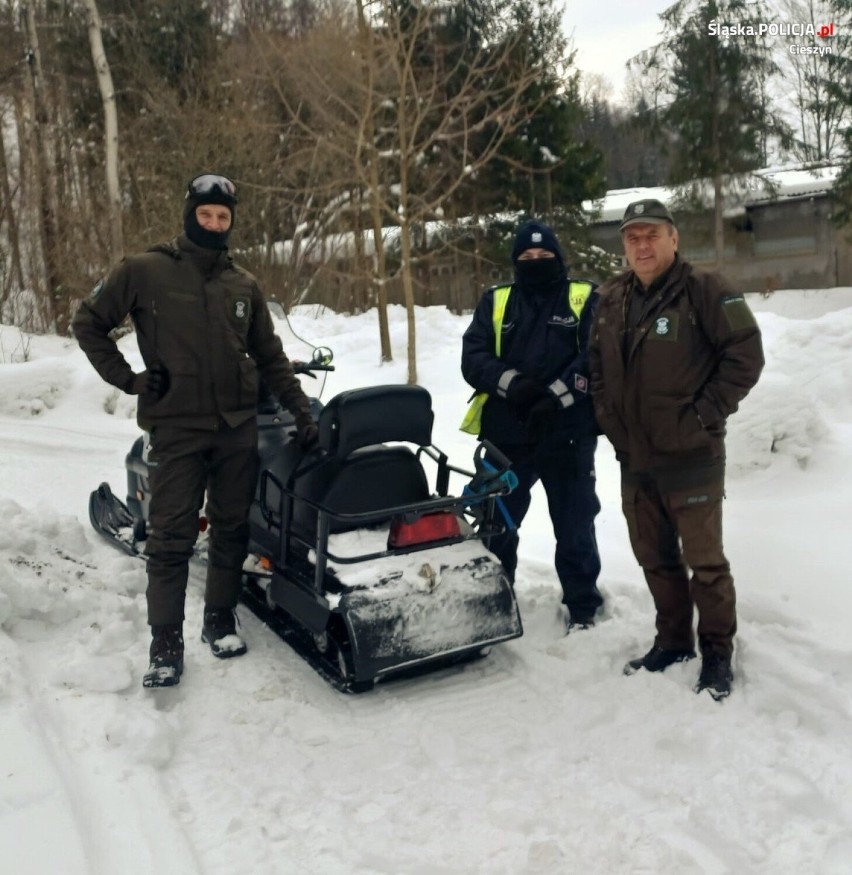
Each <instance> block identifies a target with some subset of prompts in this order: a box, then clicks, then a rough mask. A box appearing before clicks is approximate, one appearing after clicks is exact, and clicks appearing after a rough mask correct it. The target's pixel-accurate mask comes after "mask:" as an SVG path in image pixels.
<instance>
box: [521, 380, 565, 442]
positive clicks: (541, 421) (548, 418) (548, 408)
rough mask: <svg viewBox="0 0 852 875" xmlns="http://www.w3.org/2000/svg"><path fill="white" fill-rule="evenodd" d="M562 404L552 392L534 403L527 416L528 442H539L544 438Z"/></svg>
mask: <svg viewBox="0 0 852 875" xmlns="http://www.w3.org/2000/svg"><path fill="white" fill-rule="evenodd" d="M561 406H562V405H561V404H560V403H559V399H557V397H556V396H555V395H554V394H553V393H552V392H548V393H547V397H545V398H542V399H540V400H539V401H537V402H536V403H535V404H533V407H532V410H530V412H529V415H528V416H527V443H530V444H537V443H539V442H540V441H541V440H542V439H543V438H544V436H545V435H546V434H547V433H548V431H550V426H551V423H552V422H553V417H554V416H556V414H557V413H558V412H559V408H560V407H561Z"/></svg>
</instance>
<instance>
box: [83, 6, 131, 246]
mask: <svg viewBox="0 0 852 875" xmlns="http://www.w3.org/2000/svg"><path fill="white" fill-rule="evenodd" d="M83 5H84V7H85V9H86V23H87V26H88V31H89V45H90V47H91V50H92V62H93V63H94V65H95V72H96V74H97V77H98V88H99V89H100V93H101V101H102V102H103V106H104V164H105V169H106V186H107V208H108V212H109V229H110V250H111V255H112V259H113V260H117V259H118V258H120V257H121V255H122V254H123V251H124V235H123V233H122V223H121V188H120V186H119V182H118V112H117V110H116V105H115V87H114V86H113V83H112V72H111V71H110V67H109V62H108V61H107V57H106V52H105V51H104V42H103V38H102V36H101V16H100V14H99V12H98V4H97V2H96V0H83Z"/></svg>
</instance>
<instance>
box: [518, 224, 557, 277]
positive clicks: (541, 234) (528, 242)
mask: <svg viewBox="0 0 852 875" xmlns="http://www.w3.org/2000/svg"><path fill="white" fill-rule="evenodd" d="M527 249H546V250H547V251H548V252H552V253H553V254H554V255H555V256H556V258H557V259H558V261H559V263H560V264H561V265H562V266H563V267H564V266H565V257H564V256H563V254H562V247H561V246H560V245H559V241H558V240H557V239H556V234H554V233H553V229H552V228H551V227H550V226H549V225H545V224H544V222H539V221H537V220H536V219H532V220H531V221H529V222H525V223H524V224H523V225H521V227H520V228H518V233H517V235H516V236H515V244H514V246H512V263H516V262H517V260H518V256H519V255H520V254H521V253H522V252H525V251H526V250H527Z"/></svg>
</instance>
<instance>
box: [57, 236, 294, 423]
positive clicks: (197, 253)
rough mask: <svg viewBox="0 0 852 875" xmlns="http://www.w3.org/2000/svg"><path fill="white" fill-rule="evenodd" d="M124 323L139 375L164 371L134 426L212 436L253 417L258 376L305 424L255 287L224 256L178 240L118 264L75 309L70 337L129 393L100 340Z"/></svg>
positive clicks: (122, 368)
mask: <svg viewBox="0 0 852 875" xmlns="http://www.w3.org/2000/svg"><path fill="white" fill-rule="evenodd" d="M128 315H129V316H130V318H131V320H132V321H133V324H134V326H135V328H136V338H137V342H138V344H139V351H140V352H141V353H142V358H143V360H144V362H145V366H146V367H147V368H152V367H157V366H161V367H165V368H166V370H168V372H169V376H170V385H169V390H168V391H167V392H166V394H165V395H164V396H163V397H162V398H161V399H159V400H158V399H156V398H154V397H151V396H149V395H140V396H139V404H138V409H137V420H138V422H139V425H140V427H141V428H143V429H145V430H146V431H150V430H151V428H152V427H153V426H155V425H157V424H158V423H161V424H162V423H169V424H171V425H178V426H184V427H190V428H203V429H215V428H218V427H219V426H220V424H221V423H222V421H224V422H225V423H227V425H229V426H231V427H235V426H237V425H240V424H241V423H243V422H246V421H247V420H249V419H251V418H252V417H254V416H255V415H256V413H257V401H258V375H259V374H260V375H262V376H263V379H264V381H265V382H266V384H267V386H268V387H269V388H270V389H271V390H272V391H273V392H274V393H275V394H276V395H277V396H278V397H279V398H280V400H281V403H282V404H283V405H284V406H285V407H286V408H288V409H289V410H290V411H291V412H292V413H293V414H294V416H295V417H296V422H297V425H304V424H307V422H309V421H310V413H309V412H308V399H307V396H306V395H305V393H304V392H303V391H302V387H301V384H300V383H299V380H298V378H297V377H296V376H295V374H294V373H293V368H292V365H291V364H290V361H289V360H288V358H287V356H286V355H285V354H284V350H283V348H282V345H281V340H280V339H279V337H278V336H277V335H276V334H275V329H274V326H273V323H272V319H271V317H270V315H269V310H268V308H267V306H266V302H265V300H264V298H263V295H262V293H261V291H260V289H259V288H258V285H257V281H256V280H255V278H254V277H253V276H252V275H251V274H250V273H247V272H246V271H244V270H242V269H241V268H239V267H236V266H235V265H234V264H233V262H232V261H231V258H230V256H228V254H227V252H219V251H214V250H210V249H203V248H202V247H200V246H196V245H195V244H194V243H192V242H191V241H190V240H188V239H187V238H186V236H184V235H181V236H180V237H178V238H177V239H176V240H174V241H173V242H171V243H164V244H161V245H159V246H155V247H153V248H152V249H149V250H148V251H147V252H144V253H141V254H139V255H134V256H130V257H128V258H125V259H124V260H123V261H122V262H121V263H120V264H119V265H118V266H117V267H116V268H115V269H114V270H113V271H112V273H110V275H109V277H108V278H107V279H106V280H102V281H101V282H99V283H98V284H97V285H96V286H95V288H94V290H93V291H92V293H91V295H90V296H89V297H88V298H87V299H86V300H85V301H83V302H82V303H81V305H80V307H79V309H78V310H77V313H76V315H75V317H74V320H73V323H72V329H73V331H74V335H75V336H76V338H77V340H78V341H79V343H80V346H81V348H82V349H83V351H84V352H85V353H86V355H87V356H88V358H89V361H91V363H92V365H93V366H94V367H95V369H96V370H97V372H98V373H99V374H100V375H101V377H102V378H103V379H104V380H106V382H108V383H111V384H112V385H113V386H117V387H118V388H119V389H121V390H123V391H125V392H129V391H130V390H131V388H132V385H133V378H134V374H133V371H132V370H131V368H130V365H129V364H128V363H127V361H126V360H125V358H124V356H123V355H122V354H121V352H120V351H119V349H118V347H117V345H116V343H115V341H114V340H113V339H112V338H111V337H110V332H111V331H112V330H113V329H114V328H116V327H117V326H118V325H120V324H121V323H122V321H123V320H124V319H125V317H127V316H128Z"/></svg>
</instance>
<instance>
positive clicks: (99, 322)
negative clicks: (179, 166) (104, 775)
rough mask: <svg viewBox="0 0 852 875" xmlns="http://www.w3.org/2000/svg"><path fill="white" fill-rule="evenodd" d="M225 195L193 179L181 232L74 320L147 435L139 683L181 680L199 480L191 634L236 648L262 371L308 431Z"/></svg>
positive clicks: (230, 198) (231, 196) (220, 651)
mask: <svg viewBox="0 0 852 875" xmlns="http://www.w3.org/2000/svg"><path fill="white" fill-rule="evenodd" d="M236 204H237V196H236V187H235V186H234V183H233V182H232V181H231V180H230V179H228V178H227V177H224V176H221V175H218V174H203V175H201V176H198V177H196V178H195V179H193V180H192V182H190V183H189V186H188V189H187V193H186V198H185V207H184V231H183V233H182V234H181V235H180V236H178V237H177V238H176V239H175V240H172V241H170V242H168V243H162V244H160V245H157V246H154V247H152V248H151V249H149V250H147V251H146V252H144V253H141V254H139V255H134V256H130V257H128V258H125V259H124V260H123V261H122V262H121V263H120V264H119V265H118V266H117V267H115V269H114V270H113V271H112V272H111V273H110V275H109V277H108V278H107V279H106V280H105V281H101V282H99V283H98V284H97V286H95V289H94V290H93V292H92V293H91V295H90V296H89V298H88V299H87V300H85V301H83V302H82V304H81V305H80V308H79V310H78V311H77V314H76V316H75V318H74V322H73V326H72V327H73V330H74V334H75V336H76V337H77V340H78V341H79V343H80V346H81V347H82V349H83V351H84V352H85V353H86V355H87V356H88V358H89V360H90V361H91V363H92V365H93V366H94V367H95V369H96V370H97V372H98V373H99V374H100V375H101V377H102V378H103V379H104V380H106V382H108V383H111V384H112V385H113V386H116V387H118V388H119V389H121V390H122V391H124V392H127V393H128V394H131V395H138V396H139V402H138V408H137V419H138V422H139V425H140V427H141V428H143V429H144V430H145V431H147V432H149V433H150V436H151V452H150V459H151V461H152V462H153V463H155V464H154V465H152V467H151V473H150V480H151V505H150V516H149V520H148V522H149V530H150V531H149V536H148V541H147V547H146V552H147V555H148V590H147V600H148V622H149V624H150V625H151V630H152V641H151V648H150V666H149V669H148V671H147V673H146V674H145V677H144V679H143V685H144V686H146V687H160V686H171V685H174V684H177V683H178V682H179V680H180V676H181V672H182V670H183V648H184V645H183V620H184V600H185V594H186V584H187V576H188V570H189V569H188V563H189V559H190V557H191V555H192V551H193V546H194V544H195V540H196V538H197V536H198V514H199V511H200V509H201V507H202V504H203V502H204V495H205V491H206V493H207V516H208V518H209V520H210V544H209V555H208V566H207V585H206V590H205V607H204V622H203V627H202V640H203V641H205V642H206V643H208V644H209V645H210V647H211V649H212V651H213V653H214V655H216V656H217V657H220V658H226V657H232V656H239V655H241V654H243V653H245V652H246V646H245V643H244V641H243V640H242V638H241V637H240V636H239V635H238V634H237V630H236V622H235V614H234V608H235V607H236V604H237V599H238V595H239V590H240V585H241V577H242V566H243V562H244V560H245V557H246V552H247V545H248V512H249V508H250V505H251V501H252V497H253V495H254V490H255V484H256V480H257V474H258V454H257V399H258V380H259V377H261V376H262V378H263V380H264V382H265V383H266V384H267V386H268V387H269V388H270V389H271V390H272V391H273V392H274V393H275V394H276V395H277V396H278V397H279V399H280V400H281V403H282V404H283V405H284V407H286V408H288V409H289V410H290V411H291V412H292V413H293V415H294V416H295V420H296V427H297V431H298V440H299V442H300V443H301V445H302V446H303V447H304V448H305V449H309V448H311V447H312V446H313V445H314V444H315V443H316V440H317V429H316V425H315V424H314V422H313V420H312V418H311V415H310V412H309V408H308V398H307V396H306V395H305V393H304V392H303V391H302V388H301V385H300V383H299V380H298V378H297V377H296V376H295V374H294V373H293V368H292V366H291V364H290V362H289V360H288V358H287V356H286V355H285V354H284V350H283V348H282V345H281V341H280V339H279V338H278V336H277V335H276V334H275V330H274V326H273V323H272V319H271V317H270V315H269V310H268V308H267V306H266V302H265V301H264V298H263V295H262V294H261V291H260V289H259V288H258V285H257V282H256V280H255V279H254V277H253V276H251V274H249V273H247V272H246V271H244V270H242V269H241V268H239V267H237V266H236V265H234V263H233V262H232V260H231V258H230V256H229V255H228V249H227V246H228V235H229V234H230V232H231V229H232V227H233V224H234V214H235V208H236ZM128 315H129V316H130V318H131V320H132V321H133V324H134V327H135V329H136V338H137V342H138V344H139V350H140V352H141V354H142V359H143V361H144V362H145V368H146V369H145V370H144V371H143V372H142V373H139V374H135V373H133V371H132V370H131V368H130V365H129V364H128V363H127V361H126V360H125V358H124V356H123V355H122V354H121V352H120V351H119V349H118V347H117V346H116V343H115V341H114V340H113V339H112V338H111V337H110V332H111V331H112V330H113V329H114V328H115V327H117V326H118V325H120V324H121V322H122V321H123V320H124V319H125V317H127V316H128Z"/></svg>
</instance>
